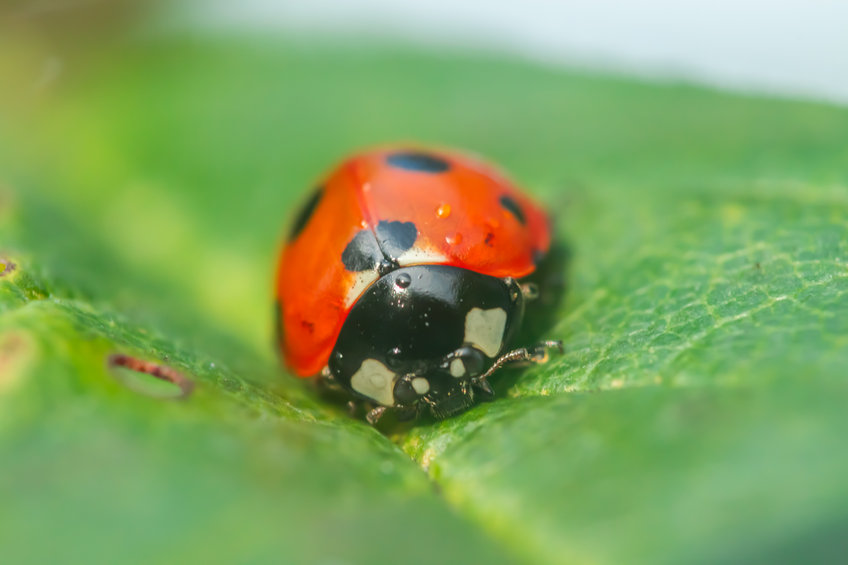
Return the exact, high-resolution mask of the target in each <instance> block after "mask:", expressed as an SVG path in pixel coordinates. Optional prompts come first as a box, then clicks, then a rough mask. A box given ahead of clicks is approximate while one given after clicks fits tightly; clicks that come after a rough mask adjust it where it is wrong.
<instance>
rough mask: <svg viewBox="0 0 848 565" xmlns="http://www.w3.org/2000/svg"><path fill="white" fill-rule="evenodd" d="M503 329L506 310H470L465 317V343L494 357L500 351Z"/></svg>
mask: <svg viewBox="0 0 848 565" xmlns="http://www.w3.org/2000/svg"><path fill="white" fill-rule="evenodd" d="M505 328H506V310H504V309H503V308H492V309H490V310H483V309H482V308H472V309H471V311H470V312H468V315H467V316H466V317H465V341H466V342H468V343H470V344H471V345H473V346H474V347H476V348H477V349H479V350H480V351H482V352H483V353H485V354H486V355H488V356H489V357H494V356H495V355H497V354H498V352H499V351H500V350H501V345H502V344H503V335H504V329H505Z"/></svg>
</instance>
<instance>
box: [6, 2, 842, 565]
mask: <svg viewBox="0 0 848 565" xmlns="http://www.w3.org/2000/svg"><path fill="white" fill-rule="evenodd" d="M24 5H25V3H17V4H15V3H12V4H10V7H7V8H4V9H3V10H2V11H0V237H2V239H0V253H2V257H3V261H4V265H5V267H4V270H3V271H2V273H0V462H2V466H3V472H2V473H0V500H2V504H0V548H2V549H0V551H2V553H3V555H4V558H3V561H4V562H8V563H25V562H26V563H46V562H62V563H72V562H73V563H76V562H86V563H101V562H102V563H119V562H120V563H136V562H137V563H174V562H193V561H200V560H203V561H204V562H226V563H259V562H276V563H279V562H282V563H327V564H330V563H397V562H400V561H403V562H408V563H419V562H420V563H434V562H490V563H499V562H504V563H622V562H625V563H652V564H656V563H680V562H687V563H700V562H703V563H715V562H745V563H753V562H763V563H766V562H768V563H776V562H786V563H796V562H799V561H804V562H834V561H836V560H838V559H839V558H841V556H843V555H844V554H845V550H846V549H848V547H846V543H847V542H846V541H845V540H846V539H848V537H846V534H848V483H846V481H845V477H846V476H848V452H846V449H845V441H844V437H843V436H844V430H845V429H848V416H846V412H845V409H844V406H845V402H846V400H848V394H846V393H848V385H846V379H845V376H846V375H848V110H846V109H845V108H842V107H837V106H828V105H824V104H817V103H810V102H794V101H788V100H778V99H764V98H757V97H751V96H740V95H734V94H728V93H723V92H717V91H712V90H707V89H704V88H700V87H695V86H689V85H685V84H670V83H666V84H652V83H648V82H643V81H637V80H632V79H628V78H623V77H609V76H602V75H596V74H592V73H589V72H586V71H582V72H577V71H569V70H561V69H556V68H550V67H543V66H538V65H532V64H529V63H526V62H521V61H518V60H514V59H510V58H508V57H497V56H494V55H485V54H473V53H462V52H451V51H435V52H431V51H424V50H421V49H413V48H410V47H403V46H399V45H394V44H389V43H385V42H378V41H371V42H357V43H355V44H354V43H350V42H347V43H345V42H332V41H328V40H315V39H312V40H308V39H306V38H304V37H299V38H294V37H287V36H282V37H281V36H280V35H279V34H250V35H248V34H235V33H231V34H215V33H205V32H199V31H198V32H194V33H190V32H184V33H180V34H176V33H167V32H163V31H161V29H160V28H159V27H156V25H153V24H151V23H150V22H151V21H153V22H161V21H162V15H161V14H162V12H161V9H162V8H161V6H160V5H159V4H156V3H152V2H149V3H145V4H139V3H129V2H127V3H120V2H117V3H98V2H94V3H83V4H78V3H73V2H69V3H68V9H67V10H65V11H64V12H62V11H60V13H59V14H58V15H57V14H56V13H55V11H48V12H47V15H46V16H44V17H42V16H41V15H40V14H39V13H38V12H37V11H36V12H34V13H30V12H26V17H22V16H21V14H22V11H21V7H22V6H24ZM104 6H108V9H106V8H104ZM151 14H153V16H155V18H153V19H152V20H151V17H150V16H151ZM157 25H158V24H157ZM157 29H160V31H156V30H157ZM391 141H414V142H420V143H425V144H435V145H439V146H457V147H462V148H467V149H470V150H473V151H475V152H478V153H481V154H483V155H485V156H486V157H487V158H489V159H491V160H493V161H494V162H497V163H499V164H500V165H501V166H502V167H504V168H505V169H507V170H508V171H510V173H511V174H512V176H513V177H514V179H516V181H517V182H519V184H521V185H522V186H524V187H526V189H527V190H528V191H529V192H531V193H532V194H534V195H535V196H536V197H537V198H538V199H540V200H541V201H543V202H545V203H546V206H547V207H548V208H549V209H550V210H551V213H552V214H553V215H554V216H555V217H556V221H557V224H556V226H557V237H558V239H559V240H560V241H562V242H565V243H566V244H567V245H568V246H569V248H570V249H571V252H572V254H573V257H572V260H571V261H570V263H569V266H568V271H567V273H566V274H567V277H568V291H567V294H566V296H565V299H564V300H563V302H562V305H561V306H560V310H559V312H558V313H557V320H558V321H557V323H556V324H555V325H554V327H553V328H551V330H550V332H549V334H550V337H551V338H560V339H563V340H564V341H565V344H566V354H565V355H564V356H562V357H561V358H558V359H557V360H556V361H555V362H552V363H550V364H548V365H546V366H544V367H538V368H533V369H530V370H526V371H521V372H516V373H513V374H510V375H505V376H504V378H503V379H501V380H500V381H499V382H497V383H494V384H495V385H496V389H497V392H498V399H497V400H496V401H495V402H493V403H489V404H484V405H480V406H477V407H475V408H474V409H473V410H471V411H470V412H468V413H466V414H464V415H462V416H460V417H458V418H454V419H452V420H449V421H446V422H441V423H432V422H426V421H424V422H420V423H418V424H417V425H415V426H412V427H410V428H398V429H388V430H382V431H377V430H374V429H372V428H370V427H369V426H367V425H366V424H364V423H363V422H359V421H355V420H351V419H349V418H347V417H346V416H345V415H344V413H343V410H341V409H340V408H339V407H337V406H334V405H331V404H327V403H325V402H322V401H321V400H320V399H319V398H318V397H317V396H316V394H315V393H314V391H313V390H312V388H311V387H310V386H309V385H308V384H306V383H304V382H301V381H298V380H296V379H293V378H291V377H290V376H289V375H287V374H285V372H284V371H283V370H282V369H281V368H279V365H278V361H277V358H276V353H275V351H274V348H273V346H272V333H273V328H272V321H271V299H272V292H271V286H272V285H271V283H272V272H273V268H274V263H275V260H276V254H277V252H278V251H279V244H280V240H281V237H280V236H281V234H282V233H284V227H285V224H286V221H287V219H288V218H289V216H290V215H291V213H292V209H293V207H294V206H296V204H297V203H298V202H300V200H301V199H302V198H303V197H304V196H305V195H306V193H307V190H308V188H309V187H310V186H311V185H312V183H313V182H314V180H315V179H316V178H318V177H319V175H320V174H321V173H322V172H323V171H325V170H326V169H328V168H329V167H331V166H332V165H333V163H334V162H335V161H337V160H338V159H340V158H341V157H343V156H344V155H345V154H347V153H349V152H351V151H353V150H356V149H358V148H361V147H363V146H368V145H373V144H380V143H384V142H391ZM114 353H124V354H130V355H135V356H138V357H140V358H143V359H146V360H150V361H155V362H159V363H163V364H166V365H169V366H171V367H173V368H175V369H176V370H179V371H180V372H182V373H183V374H184V375H186V376H187V377H189V378H191V379H192V380H193V381H194V382H195V383H196V388H195V391H194V393H193V394H191V395H190V396H189V397H188V398H185V399H174V398H162V397H161V396H162V395H163V393H164V395H165V396H167V392H168V391H167V386H164V385H162V384H161V383H159V385H160V386H159V387H156V384H157V383H150V382H145V380H144V377H143V376H138V375H136V376H135V377H133V376H131V375H129V373H127V372H126V371H124V372H118V371H116V370H114V369H111V368H109V367H108V365H107V358H108V356H109V355H111V354H114Z"/></svg>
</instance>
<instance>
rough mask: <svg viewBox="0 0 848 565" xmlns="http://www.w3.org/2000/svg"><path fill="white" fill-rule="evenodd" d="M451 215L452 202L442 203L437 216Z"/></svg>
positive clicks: (445, 216) (443, 217)
mask: <svg viewBox="0 0 848 565" xmlns="http://www.w3.org/2000/svg"><path fill="white" fill-rule="evenodd" d="M450 215H451V207H450V204H442V205H441V206H439V208H438V209H437V210H436V216H438V217H439V218H442V219H445V218H447V217H448V216H450Z"/></svg>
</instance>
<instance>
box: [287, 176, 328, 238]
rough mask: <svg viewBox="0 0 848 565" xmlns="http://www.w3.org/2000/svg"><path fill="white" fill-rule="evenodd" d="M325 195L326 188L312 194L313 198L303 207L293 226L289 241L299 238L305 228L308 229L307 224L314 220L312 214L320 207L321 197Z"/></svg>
mask: <svg viewBox="0 0 848 565" xmlns="http://www.w3.org/2000/svg"><path fill="white" fill-rule="evenodd" d="M323 195H324V187H322V186H319V187H318V188H316V189H315V191H314V192H313V193H312V196H310V197H309V200H307V201H306V202H304V204H303V207H301V209H300V211H299V212H298V213H297V216H296V217H295V220H294V224H292V228H291V231H290V232H289V241H292V240H294V239H295V238H296V237H297V236H299V235H300V232H302V231H303V228H305V227H306V224H308V223H309V219H310V218H312V214H313V213H314V212H315V208H317V207H318V203H319V202H321V196H323Z"/></svg>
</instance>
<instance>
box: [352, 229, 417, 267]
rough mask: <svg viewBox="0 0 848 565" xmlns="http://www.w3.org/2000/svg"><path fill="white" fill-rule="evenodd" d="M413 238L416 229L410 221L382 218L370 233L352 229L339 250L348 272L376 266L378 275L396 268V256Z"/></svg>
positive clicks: (412, 242)
mask: <svg viewBox="0 0 848 565" xmlns="http://www.w3.org/2000/svg"><path fill="white" fill-rule="evenodd" d="M375 232H376V235H375ZM417 237H418V228H416V227H415V224H413V223H412V222H386V221H382V222H380V223H378V224H377V228H376V229H375V230H374V232H372V231H371V230H368V229H364V230H359V231H358V232H356V235H355V236H353V239H351V240H350V242H349V243H348V244H347V246H345V248H344V251H343V252H342V263H343V264H344V266H345V269H347V270H348V271H352V272H355V273H356V272H360V271H368V270H370V269H376V270H377V271H379V273H380V275H381V276H382V275H384V274H386V273H388V272H389V271H391V270H393V269H396V268H397V266H398V264H397V258H398V257H400V256H401V255H402V254H403V252H404V251H406V250H408V249H409V248H411V247H412V246H413V245H414V244H415V240H416V238H417Z"/></svg>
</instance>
